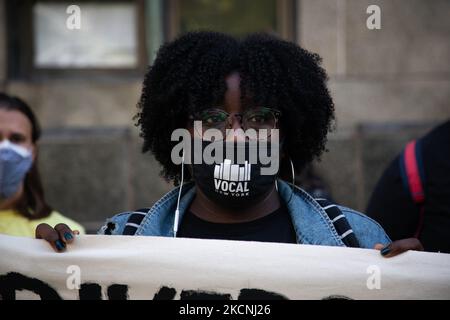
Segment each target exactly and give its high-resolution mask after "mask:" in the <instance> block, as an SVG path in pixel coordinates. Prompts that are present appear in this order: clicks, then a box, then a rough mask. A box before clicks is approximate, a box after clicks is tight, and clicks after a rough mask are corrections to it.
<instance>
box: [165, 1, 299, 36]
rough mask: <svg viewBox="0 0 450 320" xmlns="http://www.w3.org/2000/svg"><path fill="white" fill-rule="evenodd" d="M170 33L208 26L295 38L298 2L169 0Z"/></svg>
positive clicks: (231, 31) (231, 30)
mask: <svg viewBox="0 0 450 320" xmlns="http://www.w3.org/2000/svg"><path fill="white" fill-rule="evenodd" d="M168 3H169V9H168V13H169V19H168V26H167V28H168V36H169V38H174V37H175V36H177V35H178V34H182V33H185V32H187V31H192V30H198V29H208V30H214V31H219V32H226V33H230V34H232V35H235V36H244V35H246V34H248V33H252V32H268V33H277V34H278V35H280V36H281V37H283V38H285V39H288V40H294V39H295V23H294V17H295V10H294V9H295V8H294V7H295V1H291V0H169V2H168Z"/></svg>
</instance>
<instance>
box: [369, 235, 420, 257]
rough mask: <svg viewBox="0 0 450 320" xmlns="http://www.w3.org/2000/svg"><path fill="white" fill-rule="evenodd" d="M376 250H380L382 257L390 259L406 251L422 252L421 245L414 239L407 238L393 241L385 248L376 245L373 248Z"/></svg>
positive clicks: (379, 244)
mask: <svg viewBox="0 0 450 320" xmlns="http://www.w3.org/2000/svg"><path fill="white" fill-rule="evenodd" d="M374 249H376V250H380V253H381V255H382V256H383V257H386V258H390V257H394V256H396V255H398V254H400V253H403V252H405V251H408V250H416V251H423V250H424V249H423V246H422V243H420V241H419V240H418V239H416V238H408V239H402V240H397V241H394V242H392V243H390V244H388V245H387V246H384V245H382V244H381V243H377V244H376V245H375V247H374Z"/></svg>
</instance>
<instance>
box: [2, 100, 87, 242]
mask: <svg viewBox="0 0 450 320" xmlns="http://www.w3.org/2000/svg"><path fill="white" fill-rule="evenodd" d="M40 133H41V131H40V127H39V124H38V121H37V119H36V117H35V115H34V114H33V111H32V110H31V108H30V107H29V106H28V105H27V104H26V103H25V102H24V101H23V100H21V99H19V98H17V97H11V96H9V95H7V94H4V93H0V233H3V234H8V235H13V236H24V237H34V236H35V229H36V226H37V225H39V224H41V223H46V224H49V225H51V226H54V225H58V224H64V225H67V226H69V227H70V228H72V230H78V231H79V233H84V228H83V227H82V226H81V225H80V224H78V223H76V222H75V221H73V220H71V219H69V218H67V217H65V216H63V215H62V214H60V213H59V212H56V211H54V210H53V209H52V208H51V207H50V206H49V205H48V204H47V202H46V200H45V197H44V190H43V186H42V182H41V178H40V174H39V171H38V165H37V155H38V147H37V141H38V140H39V137H40ZM72 237H73V236H72V234H67V235H65V237H63V239H65V240H67V241H69V242H70V240H72ZM58 241H59V242H58V243H55V246H56V247H57V248H58V247H61V248H62V249H63V248H64V247H65V245H66V243H65V242H64V241H62V240H58Z"/></svg>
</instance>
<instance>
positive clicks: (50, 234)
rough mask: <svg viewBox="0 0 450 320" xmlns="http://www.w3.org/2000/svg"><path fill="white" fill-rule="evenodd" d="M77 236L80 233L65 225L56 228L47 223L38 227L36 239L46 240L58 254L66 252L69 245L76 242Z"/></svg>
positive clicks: (58, 225) (61, 224)
mask: <svg viewBox="0 0 450 320" xmlns="http://www.w3.org/2000/svg"><path fill="white" fill-rule="evenodd" d="M76 234H79V231H77V230H74V231H72V230H71V229H70V228H69V226H67V225H66V224H64V223H59V224H57V225H56V226H55V227H54V228H52V227H51V226H50V225H48V224H46V223H41V224H40V225H38V226H37V227H36V239H44V240H45V241H47V242H48V243H49V244H50V245H51V246H52V248H53V249H54V250H55V251H56V252H63V251H64V250H66V247H67V245H68V244H71V243H72V242H73V241H74V239H75V235H76Z"/></svg>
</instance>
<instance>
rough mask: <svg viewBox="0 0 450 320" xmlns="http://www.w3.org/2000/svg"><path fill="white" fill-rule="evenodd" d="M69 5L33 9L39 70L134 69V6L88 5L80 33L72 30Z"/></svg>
mask: <svg viewBox="0 0 450 320" xmlns="http://www.w3.org/2000/svg"><path fill="white" fill-rule="evenodd" d="M69 6H70V3H64V2H62V3H60V2H58V3H54V2H38V3H36V4H35V5H34V6H33V9H32V10H33V22H34V25H33V38H34V44H35V46H34V57H33V64H34V66H35V67H36V68H135V67H136V66H137V64H138V45H137V40H138V39H137V36H136V35H137V24H136V20H137V18H136V9H135V7H134V5H133V3H120V2H119V3H86V4H81V5H80V6H79V7H80V17H81V19H80V22H81V24H80V29H69V28H67V26H66V21H67V19H68V17H69V16H70V13H69V14H68V13H66V9H67V8H68V7H69Z"/></svg>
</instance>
